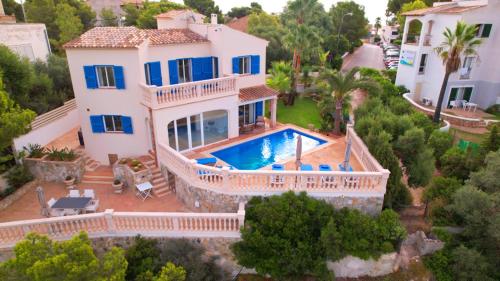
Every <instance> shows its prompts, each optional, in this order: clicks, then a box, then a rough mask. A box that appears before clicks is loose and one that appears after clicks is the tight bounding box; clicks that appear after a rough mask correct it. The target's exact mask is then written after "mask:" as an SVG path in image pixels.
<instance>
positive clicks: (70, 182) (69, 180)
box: [64, 175, 75, 188]
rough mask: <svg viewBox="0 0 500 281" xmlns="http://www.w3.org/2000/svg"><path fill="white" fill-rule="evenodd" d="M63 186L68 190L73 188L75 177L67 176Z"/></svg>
mask: <svg viewBox="0 0 500 281" xmlns="http://www.w3.org/2000/svg"><path fill="white" fill-rule="evenodd" d="M64 184H65V185H66V186H67V187H68V188H71V187H72V186H73V184H75V177H74V176H72V175H67V176H66V178H65V179H64Z"/></svg>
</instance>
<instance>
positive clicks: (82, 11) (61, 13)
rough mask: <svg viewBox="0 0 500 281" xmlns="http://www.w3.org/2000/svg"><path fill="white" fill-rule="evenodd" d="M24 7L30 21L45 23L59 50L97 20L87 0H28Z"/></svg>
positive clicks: (51, 40)
mask: <svg viewBox="0 0 500 281" xmlns="http://www.w3.org/2000/svg"><path fill="white" fill-rule="evenodd" d="M24 7H25V10H26V17H27V19H28V21H29V22H34V23H44V24H45V26H46V27H47V33H48V35H49V38H50V43H51V45H52V49H53V50H55V51H57V52H62V50H61V48H60V47H61V46H62V44H64V43H65V42H67V41H69V40H70V39H73V38H75V37H76V36H78V35H80V34H81V33H82V32H83V31H86V30H88V29H90V28H92V27H93V25H94V22H95V16H96V14H95V13H94V12H93V11H92V9H91V8H90V6H89V5H88V4H87V3H86V2H85V1H78V0H27V1H26V3H25V5H24Z"/></svg>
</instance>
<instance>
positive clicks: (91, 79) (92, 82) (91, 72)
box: [83, 65, 97, 89]
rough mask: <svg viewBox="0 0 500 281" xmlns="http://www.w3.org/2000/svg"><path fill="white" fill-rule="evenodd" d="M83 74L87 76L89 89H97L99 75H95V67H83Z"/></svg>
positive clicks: (86, 80)
mask: <svg viewBox="0 0 500 281" xmlns="http://www.w3.org/2000/svg"><path fill="white" fill-rule="evenodd" d="M83 73H84V74H85V82H86V83H87V89H97V74H96V73H95V67H94V66H93V65H85V66H84V67H83Z"/></svg>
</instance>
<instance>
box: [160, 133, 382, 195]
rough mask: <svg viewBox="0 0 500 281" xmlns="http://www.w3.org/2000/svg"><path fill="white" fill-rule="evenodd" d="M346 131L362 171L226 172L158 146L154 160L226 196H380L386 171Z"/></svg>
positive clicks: (366, 149) (223, 169)
mask: <svg viewBox="0 0 500 281" xmlns="http://www.w3.org/2000/svg"><path fill="white" fill-rule="evenodd" d="M347 130H348V135H347V138H350V139H351V140H352V151H353V154H354V156H355V157H356V158H357V159H358V161H359V162H360V163H361V164H362V166H363V168H364V170H365V171H361V172H341V171H331V172H320V171H295V170H286V171H272V170H253V171H252V170H229V169H227V168H216V167H209V166H205V165H199V164H197V163H196V161H195V160H191V159H188V158H187V157H185V156H184V155H182V154H181V153H179V152H177V151H175V150H174V149H172V148H171V147H169V146H167V145H165V144H162V143H160V144H159V146H158V160H159V161H160V162H162V163H163V164H164V165H165V166H166V167H167V168H168V169H169V170H171V171H172V172H173V173H175V174H176V175H177V176H179V177H180V178H181V179H182V180H183V181H185V182H187V183H188V184H190V185H192V186H195V187H198V188H203V189H208V190H212V191H215V192H221V193H227V194H237V195H265V194H277V193H281V192H285V191H288V190H293V191H306V192H308V193H313V194H314V193H316V194H321V196H326V197H328V196H332V197H335V196H341V195H346V196H347V195H349V196H356V195H361V196H362V195H368V194H369V193H372V194H373V193H377V194H382V195H383V194H384V193H385V188H386V184H387V178H388V177H389V171H388V170H386V169H384V168H383V167H382V166H381V165H380V164H379V163H378V162H377V160H376V159H375V158H374V157H373V156H372V155H371V154H370V152H369V150H368V148H367V147H366V146H365V145H364V143H363V141H362V140H361V139H360V138H359V137H358V136H357V134H356V132H354V129H353V128H352V126H349V127H348V129H347Z"/></svg>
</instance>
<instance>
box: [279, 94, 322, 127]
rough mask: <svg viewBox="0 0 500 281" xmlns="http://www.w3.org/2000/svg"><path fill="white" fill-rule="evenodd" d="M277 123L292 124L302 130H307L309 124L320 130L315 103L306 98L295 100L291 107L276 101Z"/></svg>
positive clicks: (319, 118)
mask: <svg viewBox="0 0 500 281" xmlns="http://www.w3.org/2000/svg"><path fill="white" fill-rule="evenodd" d="M277 119H278V122H280V123H283V124H287V123H290V124H294V125H297V126H300V127H302V128H308V125H309V124H313V125H314V127H316V128H318V129H319V128H320V124H321V123H320V120H321V117H320V115H319V109H318V106H317V105H316V102H315V101H313V100H312V99H311V98H308V97H299V98H297V99H295V103H294V105H292V106H285V105H284V104H283V101H281V100H278V113H277Z"/></svg>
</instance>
